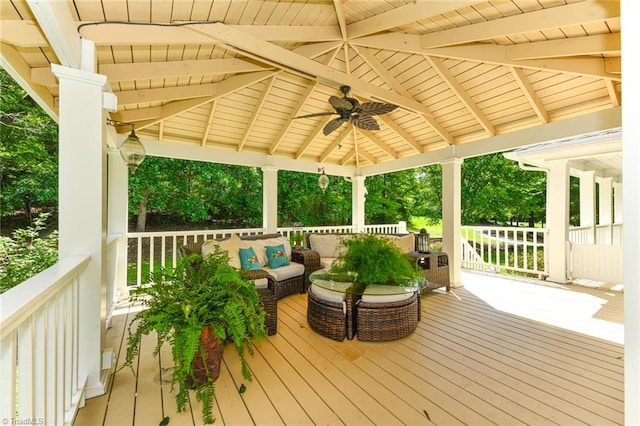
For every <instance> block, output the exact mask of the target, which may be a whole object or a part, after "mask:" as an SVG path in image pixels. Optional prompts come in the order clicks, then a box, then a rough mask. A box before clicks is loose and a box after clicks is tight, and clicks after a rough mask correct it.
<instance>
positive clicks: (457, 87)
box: [426, 56, 496, 136]
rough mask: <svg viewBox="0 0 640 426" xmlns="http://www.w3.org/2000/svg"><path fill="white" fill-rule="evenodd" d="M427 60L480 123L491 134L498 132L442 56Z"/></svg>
mask: <svg viewBox="0 0 640 426" xmlns="http://www.w3.org/2000/svg"><path fill="white" fill-rule="evenodd" d="M426 58H427V61H429V63H430V64H431V67H432V68H433V69H434V70H435V71H436V72H437V73H438V75H440V77H441V78H442V80H443V81H444V83H445V84H446V85H447V86H449V89H451V91H452V92H453V93H454V94H455V95H456V96H457V97H458V99H459V100H460V102H462V103H463V104H464V106H465V107H466V108H467V109H468V110H469V112H470V113H471V114H472V115H473V116H474V117H475V119H476V120H478V122H479V123H480V125H481V126H482V127H483V128H484V129H485V130H486V131H487V133H488V134H489V135H490V136H494V135H495V134H496V129H495V127H494V126H493V124H491V121H490V120H489V119H488V118H487V116H486V115H485V114H484V113H483V112H482V110H481V109H480V108H479V107H478V105H477V104H476V103H475V101H474V100H473V99H472V98H471V96H469V94H468V93H467V91H466V90H464V87H462V85H461V84H460V83H459V82H458V80H457V79H456V77H455V76H454V75H453V73H452V72H451V71H450V70H449V68H447V67H446V66H445V65H444V61H443V60H442V59H440V58H430V57H428V56H427V57H426Z"/></svg>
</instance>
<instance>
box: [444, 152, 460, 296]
mask: <svg viewBox="0 0 640 426" xmlns="http://www.w3.org/2000/svg"><path fill="white" fill-rule="evenodd" d="M462 162H463V160H462V159H461V158H452V159H449V160H445V161H443V162H442V250H444V252H445V253H447V255H448V256H449V274H450V278H451V287H462V285H463V283H462V246H461V244H462V239H461V232H462V230H461V223H460V222H461V221H462V215H461V207H460V206H461V201H460V199H461V195H462V191H461V189H462Z"/></svg>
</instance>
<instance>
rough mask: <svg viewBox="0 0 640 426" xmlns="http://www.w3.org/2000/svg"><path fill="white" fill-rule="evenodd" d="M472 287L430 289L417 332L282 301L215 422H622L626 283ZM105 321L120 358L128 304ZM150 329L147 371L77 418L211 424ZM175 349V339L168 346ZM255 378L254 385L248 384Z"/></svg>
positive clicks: (224, 388)
mask: <svg viewBox="0 0 640 426" xmlns="http://www.w3.org/2000/svg"><path fill="white" fill-rule="evenodd" d="M463 279H464V282H465V287H463V288H458V289H452V291H451V292H450V293H445V292H439V291H436V292H433V293H432V294H429V295H425V296H423V305H422V309H423V315H422V321H421V322H420V324H419V325H418V329H417V330H416V331H415V333H413V334H412V335H411V336H409V337H407V338H404V339H401V340H397V341H393V342H385V343H365V342H359V341H358V340H353V341H346V340H345V341H344V342H335V341H332V340H329V339H326V338H323V337H321V336H318V335H317V334H315V333H314V332H313V331H311V330H310V329H309V327H308V324H307V322H306V297H305V296H304V295H295V296H289V297H286V298H284V299H282V300H280V302H279V308H278V309H279V311H278V315H279V318H278V334H277V335H275V336H271V337H269V338H268V339H267V340H265V341H263V342H261V343H260V344H259V345H258V347H257V351H256V354H255V356H253V357H252V358H250V359H249V362H250V366H251V369H252V371H253V373H254V380H253V381H252V382H246V381H245V380H243V379H242V377H241V375H240V373H239V362H238V358H237V356H235V353H234V352H233V351H232V349H231V348H230V347H227V348H226V350H225V352H224V356H223V364H224V366H223V369H222V370H223V371H222V373H221V376H220V378H219V379H218V381H217V382H216V395H217V405H216V408H215V409H216V411H215V416H216V424H230V425H231V424H233V425H245V424H247V425H248V424H259V425H277V424H288V425H302V424H322V425H335V424H346V425H360V424H378V425H392V424H408V425H421V424H436V425H456V424H467V425H481V424H498V425H516V424H518V425H520V424H534V425H542V424H559V425H578V424H589V425H609V424H618V425H621V424H623V423H624V414H623V411H624V409H623V406H624V403H623V399H624V397H623V388H624V387H623V347H622V344H621V342H622V327H623V326H622V318H623V316H622V306H623V301H622V298H623V295H622V293H621V292H614V291H603V290H593V289H587V288H581V287H577V286H553V285H551V286H550V285H541V284H535V283H533V282H532V280H522V281H511V280H506V279H501V278H496V277H490V276H486V275H480V274H475V273H465V274H464V275H463ZM118 314H119V315H117V316H115V317H114V325H113V327H112V329H110V332H109V333H108V340H109V342H110V344H111V345H112V346H113V347H114V348H116V350H118V351H119V358H118V362H119V363H121V362H122V359H123V350H122V348H123V346H122V344H123V341H124V339H123V336H124V333H123V330H124V326H125V324H126V323H127V321H129V320H130V316H131V315H133V313H132V312H130V310H129V307H128V306H126V305H125V306H123V307H122V309H121V310H120V311H119V312H118ZM152 348H153V341H151V340H146V341H144V342H143V348H142V355H141V357H140V363H139V366H138V374H137V380H136V377H135V376H134V374H133V373H132V372H131V370H129V369H124V370H120V371H118V372H117V374H116V375H115V377H114V379H113V383H112V385H111V388H110V392H109V393H108V394H107V395H104V396H101V397H98V398H93V399H90V400H88V401H87V404H86V406H85V408H83V409H81V410H80V412H79V414H78V416H77V419H76V421H75V425H76V426H85V425H87V426H94V425H98V424H104V425H118V426H121V425H133V424H135V425H158V424H159V422H160V421H161V420H162V419H163V418H164V417H165V416H168V417H169V418H170V423H169V424H170V425H192V424H201V417H200V407H199V406H198V405H197V401H195V398H192V400H191V403H192V405H191V407H190V411H188V412H183V413H177V412H176V411H175V401H174V398H173V394H171V393H170V391H169V386H168V384H167V383H164V382H163V380H162V374H161V373H162V372H163V371H164V372H165V374H164V376H165V377H164V378H165V380H166V376H167V374H166V371H165V370H163V368H168V367H170V365H171V359H170V352H169V351H168V350H165V351H163V352H162V353H161V354H160V356H159V357H158V358H153V357H152V355H151V350H152ZM167 349H168V348H167ZM243 383H244V384H245V385H246V392H245V393H243V394H240V393H239V392H238V391H237V389H238V387H239V386H240V385H241V384H243Z"/></svg>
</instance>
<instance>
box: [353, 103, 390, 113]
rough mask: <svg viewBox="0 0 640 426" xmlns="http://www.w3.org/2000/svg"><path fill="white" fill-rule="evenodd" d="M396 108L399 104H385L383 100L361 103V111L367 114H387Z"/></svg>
mask: <svg viewBox="0 0 640 426" xmlns="http://www.w3.org/2000/svg"><path fill="white" fill-rule="evenodd" d="M396 108H398V105H394V104H385V103H382V102H367V103H366V104H362V105H360V111H359V112H360V113H362V114H366V115H382V114H387V113H389V112H391V111H393V110H394V109H396Z"/></svg>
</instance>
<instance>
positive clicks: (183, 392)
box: [124, 248, 266, 424]
mask: <svg viewBox="0 0 640 426" xmlns="http://www.w3.org/2000/svg"><path fill="white" fill-rule="evenodd" d="M228 260H229V258H228V254H227V252H226V251H222V250H220V249H219V248H217V249H216V251H215V252H214V253H212V254H211V255H209V256H207V257H206V258H204V259H203V258H202V256H201V255H199V254H190V255H188V256H186V257H185V258H182V259H179V262H178V264H177V266H176V268H175V269H173V270H169V269H164V268H163V269H161V270H160V271H159V272H156V273H153V274H152V275H151V284H150V285H149V286H148V287H144V288H139V289H136V290H134V291H133V300H134V301H136V302H140V303H141V304H142V305H143V306H144V307H145V308H146V309H144V310H142V311H140V312H138V313H137V314H136V316H135V318H134V320H133V321H132V322H131V324H130V325H129V329H128V332H129V333H128V340H127V353H126V361H125V364H124V365H125V366H132V364H133V361H134V359H135V358H136V356H137V355H138V354H139V348H140V340H141V338H142V336H143V335H148V334H150V333H152V332H155V333H157V336H158V343H157V346H156V348H155V350H154V355H157V354H158V353H159V351H160V348H161V346H162V345H163V343H165V342H166V343H168V344H170V345H171V352H172V356H173V363H174V369H173V377H172V381H171V389H172V391H173V390H174V388H175V386H176V385H177V386H178V392H177V393H176V396H175V397H176V404H177V409H178V411H183V410H184V409H185V406H186V403H187V401H188V396H189V391H190V390H194V391H195V395H196V398H197V399H198V400H199V401H201V403H202V418H203V421H204V423H206V424H210V423H213V421H214V418H213V412H212V409H213V400H214V398H215V386H214V381H215V380H216V379H217V377H218V374H219V368H220V359H221V356H222V346H223V344H225V342H228V343H230V344H233V345H234V347H235V349H236V351H237V352H238V354H239V356H240V361H241V371H242V375H243V376H244V377H245V378H246V379H247V380H251V371H250V370H249V368H248V366H247V362H246V359H245V355H246V354H247V353H248V354H250V355H252V354H253V341H254V340H257V339H261V338H263V337H265V336H266V331H265V326H264V320H265V312H264V309H263V308H262V305H261V304H260V296H259V295H258V293H257V291H256V289H255V286H254V284H253V283H252V282H250V281H246V280H243V279H242V277H241V276H240V272H239V271H238V270H237V269H235V268H233V267H231V266H229V264H228Z"/></svg>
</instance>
